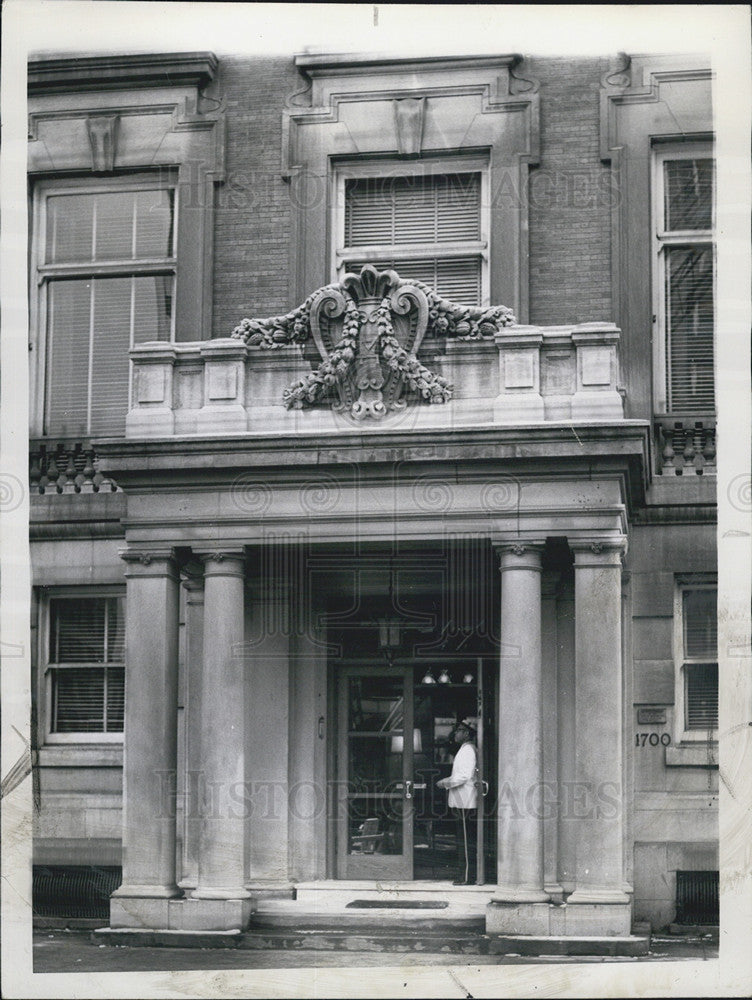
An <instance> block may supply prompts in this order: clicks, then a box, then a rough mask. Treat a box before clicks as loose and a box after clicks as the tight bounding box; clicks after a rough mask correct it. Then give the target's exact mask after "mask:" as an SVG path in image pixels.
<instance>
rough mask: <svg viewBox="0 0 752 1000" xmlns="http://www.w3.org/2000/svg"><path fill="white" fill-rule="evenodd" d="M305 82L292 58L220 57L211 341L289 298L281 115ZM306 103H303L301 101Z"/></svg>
mask: <svg viewBox="0 0 752 1000" xmlns="http://www.w3.org/2000/svg"><path fill="white" fill-rule="evenodd" d="M304 87H305V83H304V81H303V79H302V77H301V76H300V74H299V73H298V71H297V70H296V69H295V66H294V65H293V62H292V59H290V58H287V57H277V58H269V59H254V60H249V59H248V58H240V57H234V56H230V57H228V56H222V57H221V58H220V79H219V92H220V93H221V94H222V95H223V96H224V98H225V101H226V107H227V114H226V121H227V136H226V167H227V181H226V182H225V184H224V185H220V187H219V188H218V191H217V214H216V230H215V232H216V238H215V247H214V255H215V256H214V324H213V336H215V337H227V336H229V335H230V333H231V332H232V329H233V328H234V326H235V325H236V324H237V322H238V321H239V320H240V319H242V318H243V316H269V315H275V314H278V313H282V312H286V311H287V310H288V309H290V308H292V307H293V306H295V305H297V303H295V302H292V301H291V299H290V292H289V278H288V275H289V270H290V267H289V255H290V238H289V232H290V220H291V215H290V195H289V187H288V185H287V184H286V182H285V181H283V180H282V178H281V176H280V174H281V149H282V111H283V109H284V107H285V105H286V103H287V102H288V101H290V99H291V98H292V96H293V95H294V94H295V92H296V91H300V90H302V89H303V88H304ZM304 100H305V99H304Z"/></svg>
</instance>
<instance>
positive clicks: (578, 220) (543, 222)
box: [518, 59, 613, 324]
mask: <svg viewBox="0 0 752 1000" xmlns="http://www.w3.org/2000/svg"><path fill="white" fill-rule="evenodd" d="M607 70H608V61H607V60H605V59H604V60H600V59H582V60H576V59H534V60H530V61H529V62H527V61H526V62H525V63H523V64H522V67H521V69H520V70H519V71H518V72H520V73H521V74H522V75H523V76H527V75H530V76H532V77H534V78H535V79H537V80H539V82H540V125H541V158H540V166H539V167H538V168H537V169H534V170H532V171H531V174H530V187H529V211H530V237H529V239H530V243H529V246H530V322H531V323H540V324H546V323H583V322H589V321H594V320H612V319H613V316H612V314H611V272H610V268H611V255H610V240H611V233H610V208H609V203H610V198H611V191H610V184H611V171H610V168H609V167H608V166H605V165H603V164H602V163H601V161H600V157H599V152H598V149H599V92H600V77H601V74H602V73H605V72H606V71H607Z"/></svg>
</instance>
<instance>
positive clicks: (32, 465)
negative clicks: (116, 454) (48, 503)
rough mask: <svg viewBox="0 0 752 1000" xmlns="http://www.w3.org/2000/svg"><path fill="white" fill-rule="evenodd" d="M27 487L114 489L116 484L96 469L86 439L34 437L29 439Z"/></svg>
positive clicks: (46, 489)
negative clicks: (71, 439)
mask: <svg viewBox="0 0 752 1000" xmlns="http://www.w3.org/2000/svg"><path fill="white" fill-rule="evenodd" d="M29 487H30V490H31V492H32V494H46V493H50V494H51V493H115V492H116V491H117V489H118V487H117V486H116V484H115V483H114V482H113V481H112V480H111V479H109V478H108V477H107V476H105V475H104V474H103V473H101V472H99V470H98V468H97V456H96V452H95V450H94V448H92V446H91V444H90V443H89V442H88V441H70V440H59V439H56V438H44V439H35V440H31V441H30V442H29Z"/></svg>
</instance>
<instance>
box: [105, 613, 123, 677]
mask: <svg viewBox="0 0 752 1000" xmlns="http://www.w3.org/2000/svg"><path fill="white" fill-rule="evenodd" d="M124 659H125V599H124V598H122V597H108V598H107V662H108V663H122V661H123V660H124Z"/></svg>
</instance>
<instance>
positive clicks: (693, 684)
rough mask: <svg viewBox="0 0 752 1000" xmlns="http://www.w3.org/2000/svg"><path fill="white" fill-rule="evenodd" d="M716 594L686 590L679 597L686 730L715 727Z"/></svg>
mask: <svg viewBox="0 0 752 1000" xmlns="http://www.w3.org/2000/svg"><path fill="white" fill-rule="evenodd" d="M716 601H717V591H716V590H715V589H711V588H703V589H698V590H685V591H684V592H683V594H682V631H683V646H684V648H683V654H684V665H683V671H684V716H685V718H684V726H685V729H687V730H693V729H694V730H697V729H701V730H711V729H717V728H718V613H717V608H716Z"/></svg>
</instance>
